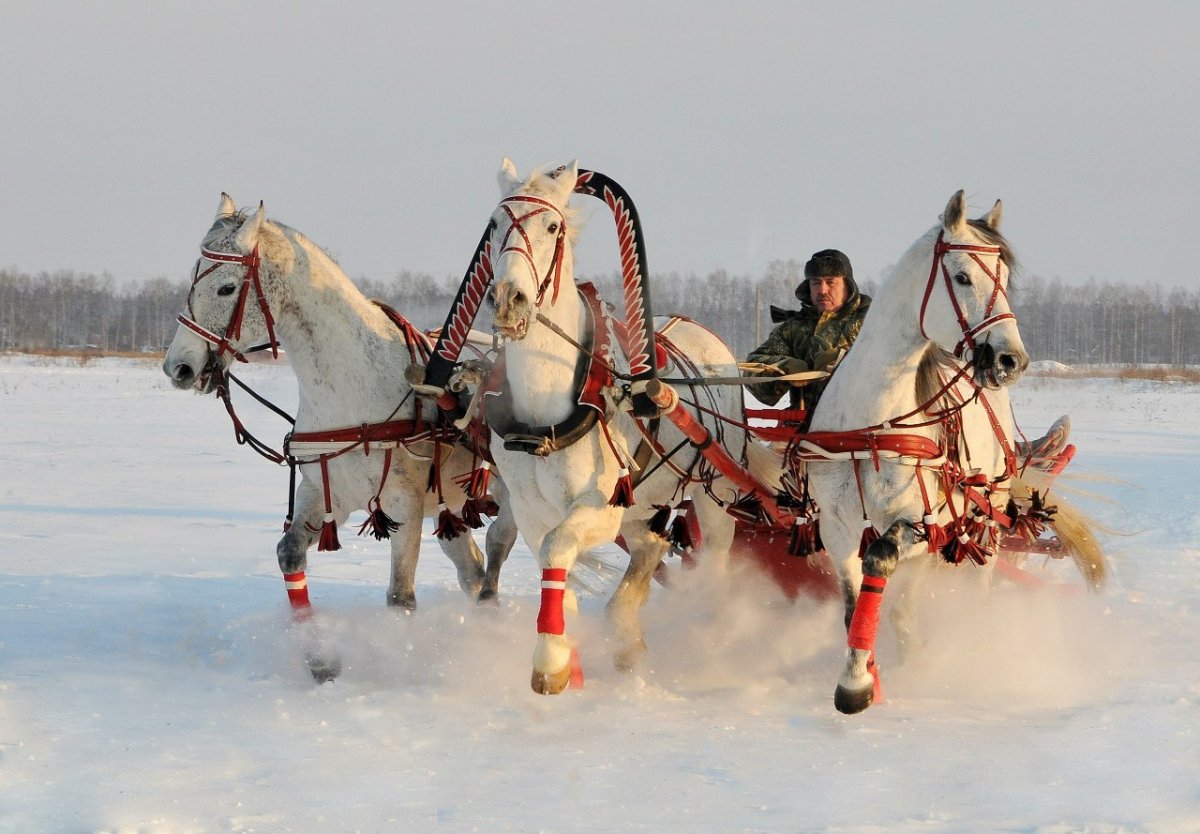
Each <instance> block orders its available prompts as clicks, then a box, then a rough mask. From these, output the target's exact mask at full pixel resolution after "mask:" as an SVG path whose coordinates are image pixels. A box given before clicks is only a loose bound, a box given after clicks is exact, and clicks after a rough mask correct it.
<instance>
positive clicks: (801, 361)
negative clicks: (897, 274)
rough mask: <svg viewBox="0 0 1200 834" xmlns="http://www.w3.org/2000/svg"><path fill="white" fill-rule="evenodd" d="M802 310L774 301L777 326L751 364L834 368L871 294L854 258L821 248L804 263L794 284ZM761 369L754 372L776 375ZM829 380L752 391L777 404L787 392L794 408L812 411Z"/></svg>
mask: <svg viewBox="0 0 1200 834" xmlns="http://www.w3.org/2000/svg"><path fill="white" fill-rule="evenodd" d="M796 298H798V299H800V309H799V310H784V309H781V308H779V307H776V306H775V305H773V304H772V305H771V321H772V322H774V323H776V327H775V329H774V330H772V331H771V335H769V336H767V340H766V341H765V342H763V343H762V344H761V345H759V346H758V347H757V348H755V349H754V350H752V351H751V352H750V355H749V356H748V357H747V361H749V362H761V363H762V364H764V365H773V366H776V367H778V368H779V371H781V372H782V373H785V374H792V373H797V372H800V371H832V370H833V368H834V366H835V365H836V364H837V362H838V360H839V359H840V358H841V356H842V354H843V353H844V352H845V351H847V350H849V349H850V345H852V344H854V340H855V339H856V338H857V337H858V331H859V330H861V329H862V323H863V317H864V316H866V314H867V310H868V309H869V308H870V306H871V297H870V296H868V295H863V294H862V293H860V292H859V291H858V285H857V284H855V283H854V269H853V268H852V267H851V266H850V259H849V258H847V257H846V256H845V254H843V253H842V252H839V251H838V250H837V249H822V250H821V251H820V252H817V253H816V254H814V255H813V256H812V257H811V258H810V259H809V261H808V263H806V264H805V265H804V280H803V281H801V282H800V286H798V287H796ZM774 373H775V372H774V371H770V370H765V371H758V372H756V375H774ZM827 383H828V380H827V379H822V380H818V381H816V382H810V383H808V384H807V385H804V386H803V387H797V386H791V385H789V384H788V383H786V382H775V383H763V384H759V385H756V386H754V395H755V396H756V397H757V398H758V399H759V400H761V401H762V402H763V403H764V404H766V405H774V404H775V403H777V402H779V399H780V398H781V397H782V396H783V394H784V392H785V391H787V393H788V395H789V397H790V400H791V407H792V408H804V409H805V410H806V411H807V412H808V413H809V414H812V412H813V409H815V408H816V405H817V400H818V399H820V397H821V394H822V393H823V392H824V391H825V385H826V384H827Z"/></svg>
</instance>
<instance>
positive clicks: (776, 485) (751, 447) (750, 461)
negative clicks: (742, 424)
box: [746, 437, 783, 492]
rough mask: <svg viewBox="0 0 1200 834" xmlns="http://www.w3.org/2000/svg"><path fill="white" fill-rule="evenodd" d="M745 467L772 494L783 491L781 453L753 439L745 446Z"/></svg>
mask: <svg viewBox="0 0 1200 834" xmlns="http://www.w3.org/2000/svg"><path fill="white" fill-rule="evenodd" d="M746 467H747V468H748V469H749V470H750V474H751V475H753V476H754V479H755V480H756V481H758V482H759V483H760V484H762V485H763V486H765V487H766V488H767V489H769V490H772V491H773V492H782V491H783V482H782V478H783V453H782V452H778V451H776V450H775V449H773V448H772V447H770V446H768V445H767V444H766V443H761V442H759V441H757V440H755V439H754V438H753V437H751V438H749V442H748V443H747V444H746Z"/></svg>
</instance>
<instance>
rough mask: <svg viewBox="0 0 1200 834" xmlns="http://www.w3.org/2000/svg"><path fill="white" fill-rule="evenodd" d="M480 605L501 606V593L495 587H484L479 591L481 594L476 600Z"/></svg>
mask: <svg viewBox="0 0 1200 834" xmlns="http://www.w3.org/2000/svg"><path fill="white" fill-rule="evenodd" d="M475 601H476V602H477V603H479V604H480V605H487V606H490V607H492V608H499V607H500V594H499V593H497V592H496V590H495V589H494V588H484V589H483V590H482V591H480V592H479V596H478V597H477V598H476V600H475Z"/></svg>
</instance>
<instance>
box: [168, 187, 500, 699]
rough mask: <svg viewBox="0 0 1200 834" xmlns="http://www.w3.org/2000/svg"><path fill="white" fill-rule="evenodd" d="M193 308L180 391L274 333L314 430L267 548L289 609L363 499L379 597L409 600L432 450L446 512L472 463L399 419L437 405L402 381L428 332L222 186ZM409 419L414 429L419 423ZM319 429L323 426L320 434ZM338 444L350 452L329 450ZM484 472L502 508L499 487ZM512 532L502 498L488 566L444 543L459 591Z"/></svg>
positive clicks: (183, 339) (475, 582) (466, 549)
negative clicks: (387, 572)
mask: <svg viewBox="0 0 1200 834" xmlns="http://www.w3.org/2000/svg"><path fill="white" fill-rule="evenodd" d="M188 308H189V313H188V315H187V316H182V317H181V325H180V327H179V330H178V331H177V332H176V334H175V337H174V339H173V340H172V342H171V346H170V349H169V350H168V351H167V355H166V359H165V361H164V362H163V371H164V372H165V373H166V374H167V376H169V377H170V378H171V380H172V381H173V383H174V384H175V386H176V387H177V388H180V389H191V388H194V389H196V390H198V391H200V392H201V393H208V392H210V391H212V390H213V389H214V388H215V387H216V385H217V384H218V382H219V380H220V378H221V376H222V375H223V374H224V372H225V370H226V368H227V366H228V364H229V362H230V361H231V360H232V358H233V357H234V356H239V355H241V352H242V351H244V350H246V348H247V346H249V345H252V344H256V343H259V342H263V341H275V340H276V339H277V340H278V342H279V344H280V345H282V346H283V347H284V348H285V349H286V351H287V356H288V359H289V361H290V363H291V365H292V368H293V370H294V371H295V373H296V377H297V380H298V383H299V405H298V409H297V414H296V425H295V431H294V436H293V439H294V440H299V439H300V438H302V437H305V436H307V437H309V438H310V441H309V442H308V443H307V444H303V443H296V442H294V443H293V446H292V453H293V455H295V457H297V459H299V460H301V465H300V472H301V475H302V480H301V483H300V485H299V488H298V490H297V494H296V506H295V514H294V518H293V521H292V524H291V525H290V527H289V528H288V530H287V531H286V532H285V533H284V535H283V538H281V539H280V540H279V544H278V546H277V548H276V552H277V555H278V559H279V567H280V570H281V571H282V572H283V574H284V578H285V582H286V587H287V589H288V594H289V597H290V598H291V600H292V603H293V606H294V607H295V608H296V609H297V615H298V617H306V616H307V611H308V594H307V579H306V576H305V570H306V565H307V558H308V557H307V554H308V549H309V548H310V547H311V546H312V545H313V543H314V542H316V541H317V540H318V538H319V537H321V538H322V545H323V546H324V549H336V541H335V539H336V529H337V526H338V525H341V524H342V523H343V522H345V520H346V518H347V517H348V516H349V514H350V513H351V512H353V511H354V510H356V509H368V510H371V511H372V515H371V519H372V521H373V523H374V524H375V529H374V532H375V533H376V535H377V536H381V537H389V538H390V540H391V550H392V554H391V555H392V559H391V576H390V579H389V582H388V590H387V603H388V605H391V606H399V607H401V608H404V609H408V610H412V609H413V608H415V606H416V594H415V589H414V581H415V573H416V566H417V557H418V553H419V550H420V546H421V527H422V520H423V519H424V518H425V517H426V516H427V515H429V514H431V513H435V512H438V511H439V509H441V508H440V507H439V502H438V496H437V495H436V494H435V493H433V492H430V491H428V490H427V488H426V487H427V482H428V473H429V469H430V458H431V457H432V456H433V455H435V454H436V455H437V456H438V458H439V460H438V463H439V465H440V467H441V473H442V477H441V486H442V490H443V491H444V501H445V503H446V505H448V506H447V507H445V509H449V510H454V511H456V510H457V509H458V508H460V507H461V506H462V504H463V502H464V494H463V492H462V489H461V487H460V486H459V485H458V484H457V483H456V482H455V481H456V478H457V477H459V476H462V475H464V474H466V473H468V472H469V471H470V469H471V465H472V455H471V453H470V452H468V451H467V450H465V449H463V448H461V447H459V446H457V445H453V444H449V443H446V442H439V441H437V440H430V439H428V435H426V436H425V438H426V439H423V440H420V441H419V442H416V443H412V442H408V441H407V440H406V438H405V437H404V435H405V433H406V432H405V431H404V428H405V427H404V426H403V425H398V421H404V420H409V421H413V420H420V421H423V422H424V426H426V427H427V426H429V425H431V424H432V423H433V422H434V421H435V418H436V408H435V407H434V406H433V405H432V404H431V403H428V402H427V401H424V400H422V399H420V398H417V397H415V396H414V395H413V393H412V389H411V388H410V386H409V385H408V383H407V382H406V381H405V369H406V368H407V367H408V366H409V365H410V364H411V363H412V362H413V361H414V356H415V355H416V354H415V353H414V350H415V349H416V344H415V341H416V340H418V339H424V336H423V335H422V334H419V333H417V332H416V331H415V330H414V329H413V328H411V327H409V328H401V327H398V326H397V324H396V323H395V322H394V321H393V320H392V319H391V318H389V316H388V314H387V313H385V312H384V310H383V309H382V308H381V307H380V306H379V305H377V304H375V303H373V302H371V301H368V300H367V299H366V298H365V297H364V296H363V295H362V293H361V292H359V290H358V289H357V288H356V287H355V286H354V284H353V283H352V282H351V281H350V279H349V278H347V277H346V275H345V273H343V272H342V270H341V269H340V268H339V267H338V265H337V264H336V263H334V261H333V260H332V259H331V258H330V257H329V256H328V255H327V254H326V253H325V251H324V250H322V249H321V248H320V247H319V246H316V245H315V244H313V243H312V242H311V241H310V240H308V238H306V237H305V236H304V235H302V234H300V233H299V232H297V231H295V230H294V229H290V228H288V227H287V226H284V225H282V224H280V223H276V222H273V221H270V220H267V219H266V217H265V216H264V212H263V208H262V206H261V205H260V206H259V208H258V210H257V211H256V212H255V213H254V214H253V215H251V216H249V217H247V216H246V213H244V212H239V211H237V210H236V208H235V206H234V203H233V201H232V200H231V199H230V198H229V196H228V195H226V194H222V195H221V203H220V207H219V208H218V210H217V215H216V219H215V220H214V221H213V225H212V227H211V228H210V229H209V231H208V233H207V234H206V235H205V236H204V240H203V242H202V244H201V257H200V261H199V262H198V263H197V267H196V273H195V278H194V282H193V285H192V288H191V292H190V294H189V297H188ZM214 348H215V349H214ZM364 424H366V425H380V424H385V425H388V426H391V427H393V429H394V431H393V432H392V434H397V433H398V434H399V436H398V437H395V436H392V437H378V436H375V437H368V439H367V442H366V443H363V442H361V440H362V434H361V432H362V427H363V426H364ZM416 428H417V430H416V431H413V432H412V433H411V434H419V429H420V428H421V427H420V426H418V427H416ZM321 433H325V434H327V437H323V438H316V437H315V435H316V434H321ZM355 438H357V439H358V441H359V442H356V440H355ZM305 449H308V450H309V451H307V452H306V451H305ZM341 449H346V450H347V451H346V452H345V453H343V454H337V455H336V456H329V455H328V453H329V452H330V451H333V452H336V451H339V450H341ZM321 453H324V455H325V457H324V459H321V458H322V454H321ZM304 461H307V462H304ZM493 483H494V485H495V488H496V489H497V490H500V491H501V492H500V494H499V495H498V498H499V499H500V501H501V506H502V507H503V505H504V504H505V503H506V502H505V501H504V498H503V493H502V490H503V485H502V484H501V483H499V482H498V481H497V480H496V479H493ZM380 513H382V514H383V515H380ZM460 529H461V528H460ZM388 534H390V535H388ZM515 539H516V528H515V526H514V525H513V524H512V521H511V516H510V515H508V514H507V512H505V511H504V510H503V509H502V510H501V513H500V516H499V517H498V518H497V520H496V522H495V523H493V524H492V525H491V526H490V527H489V529H488V533H487V543H486V549H487V551H488V564H487V568H486V572H485V569H484V565H483V557H482V555H481V554H480V552H479V548H478V547H477V546H476V545H475V542H474V539H473V537H472V536H471V535H470V534H469V532H466V533H464V534H462V535H457V536H455V537H453V538H443V539H440V542H441V545H442V549H443V550H444V551H445V553H446V555H447V556H448V557H449V558H450V559H451V561H453V563H454V565H455V568H456V569H457V573H458V582H459V585H460V586H461V587H462V589H463V591H464V592H465V593H467V594H469V595H472V596H478V597H479V598H481V599H488V598H491V597H493V596H494V595H495V593H496V586H497V582H498V577H499V570H500V566H501V564H502V563H503V561H504V559H505V557H506V556H507V555H508V551H509V549H510V548H511V546H512V544H513V542H514V541H515ZM309 664H310V667H311V670H312V673H313V676H314V677H316V678H317V679H318V680H325V679H328V678H330V677H333V676H334V675H336V674H337V661H336V659H332V658H329V657H319V656H316V655H311V656H310V658H309Z"/></svg>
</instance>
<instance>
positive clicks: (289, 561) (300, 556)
mask: <svg viewBox="0 0 1200 834" xmlns="http://www.w3.org/2000/svg"><path fill="white" fill-rule="evenodd" d="M293 529H294V528H293ZM275 556H276V557H277V558H278V559H279V570H280V571H281V572H282V573H296V572H298V571H302V570H304V568H305V565H306V564H307V563H308V546H307V545H306V544H305V543H303V542H301V541H300V540H299V538H298V537H297V536H295V535H293V534H292V531H291V530H289V531H288V532H287V533H284V535H283V538H282V539H280V540H279V544H277V545H276V546H275Z"/></svg>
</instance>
